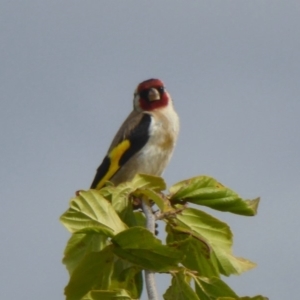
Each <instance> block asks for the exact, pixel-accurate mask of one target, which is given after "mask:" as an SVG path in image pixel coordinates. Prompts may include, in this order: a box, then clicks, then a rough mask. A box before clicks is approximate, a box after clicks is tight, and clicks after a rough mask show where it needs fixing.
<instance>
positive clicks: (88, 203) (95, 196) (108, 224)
mask: <svg viewBox="0 0 300 300" xmlns="http://www.w3.org/2000/svg"><path fill="white" fill-rule="evenodd" d="M60 220H61V222H62V223H63V224H64V225H65V227H66V228H67V229H68V230H69V231H71V232H72V233H74V232H81V233H84V232H85V233H88V232H99V233H103V234H104V235H107V236H109V237H112V236H114V235H115V234H117V233H119V232H120V231H122V230H125V229H126V228H127V226H126V225H125V224H124V223H123V222H122V221H121V220H120V218H119V216H118V215H117V213H116V212H115V210H114V209H113V207H112V205H111V204H110V203H109V202H108V201H107V200H106V199H104V198H103V196H102V195H101V194H100V193H99V192H98V191H96V190H89V191H87V192H85V191H81V192H80V195H79V196H77V197H76V198H74V199H72V200H71V203H70V208H69V209H68V210H67V211H66V212H65V213H64V214H63V215H62V216H61V218H60Z"/></svg>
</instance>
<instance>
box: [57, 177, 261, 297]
mask: <svg viewBox="0 0 300 300" xmlns="http://www.w3.org/2000/svg"><path fill="white" fill-rule="evenodd" d="M165 190H166V184H165V182H164V180H163V179H162V178H160V177H155V176H149V175H144V174H139V175H136V176H135V178H134V179H133V180H132V181H131V182H126V183H122V184H120V185H118V186H112V185H107V186H106V187H104V188H102V189H101V190H88V191H81V192H80V193H79V195H78V196H77V197H75V198H74V199H71V202H70V207H69V209H68V210H67V211H66V212H65V213H64V214H63V215H62V216H61V219H60V220H61V222H62V223H63V224H64V226H65V227H66V228H67V229H68V230H69V231H70V232H71V233H72V236H71V238H70V239H69V241H68V243H67V246H66V249H65V252H64V259H63V263H64V264H65V265H66V267H67V270H68V272H69V274H70V280H69V283H68V285H67V286H66V288H65V295H66V299H67V300H80V299H84V300H97V299H101V300H106V299H107V300H108V299H124V300H125V299H139V298H140V296H141V293H142V289H143V279H142V271H143V270H151V271H153V272H158V273H168V274H170V275H171V277H172V280H171V284H170V287H169V288H168V289H167V290H166V292H165V294H164V295H163V297H164V299H166V300H183V299H192V300H193V299H201V300H238V299H243V300H246V299H249V300H250V299H252V300H263V299H267V298H264V297H262V296H256V297H252V298H249V297H239V296H238V295H237V294H236V293H235V292H234V291H233V290H232V289H231V288H230V287H229V286H228V285H227V284H226V283H225V282H224V281H222V279H221V275H225V276H229V275H231V274H241V273H242V272H244V271H247V270H250V269H252V268H253V267H254V266H255V264H254V263H252V262H251V261H249V260H247V259H244V258H240V257H236V256H234V255H233V253H232V232H231V230H230V228H229V226H228V225H227V224H226V223H224V222H222V221H220V220H218V219H216V218H214V217H213V216H211V215H209V214H207V213H205V212H203V211H201V210H198V209H195V208H191V207H189V206H188V203H193V204H197V205H203V206H207V207H210V208H213V209H216V210H219V211H226V212H231V213H234V214H239V215H244V216H254V215H255V214H256V212H257V207H258V203H259V199H254V200H244V199H242V198H241V197H240V196H239V195H238V194H237V193H235V192H234V191H232V190H231V189H229V188H227V187H225V186H223V185H222V184H220V183H219V182H217V181H216V180H215V179H213V178H211V177H208V176H198V177H194V178H191V179H188V180H184V181H181V182H179V183H177V184H175V185H173V186H172V187H171V188H170V189H169V191H168V192H164V191H165ZM138 201H150V202H151V203H153V204H155V205H156V206H157V207H158V209H159V210H158V211H157V212H156V214H155V215H156V218H157V220H160V221H161V222H163V223H164V224H165V228H166V232H167V237H166V242H165V243H162V241H161V240H159V239H158V238H157V237H155V236H153V235H152V233H150V232H149V231H148V230H147V229H146V228H145V216H144V214H143V213H142V212H141V211H139V210H138V211H134V210H133V208H132V203H137V202H138Z"/></svg>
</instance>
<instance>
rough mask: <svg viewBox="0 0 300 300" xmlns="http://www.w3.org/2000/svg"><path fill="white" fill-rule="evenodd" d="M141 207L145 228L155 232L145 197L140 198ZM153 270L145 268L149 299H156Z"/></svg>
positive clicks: (152, 217)
mask: <svg viewBox="0 0 300 300" xmlns="http://www.w3.org/2000/svg"><path fill="white" fill-rule="evenodd" d="M142 209H143V212H144V214H145V216H146V228H147V229H148V230H149V231H150V232H152V233H153V235H154V233H155V216H154V214H153V212H152V208H151V206H150V204H149V201H147V199H143V200H142ZM154 274H155V273H154V272H151V271H149V270H145V282H146V288H147V294H148V298H149V300H158V299H159V298H158V294H157V288H156V284H155V278H154Z"/></svg>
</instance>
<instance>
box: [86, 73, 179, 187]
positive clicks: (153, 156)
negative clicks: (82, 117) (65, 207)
mask: <svg viewBox="0 0 300 300" xmlns="http://www.w3.org/2000/svg"><path fill="white" fill-rule="evenodd" d="M133 96H134V97H133V111H132V112H131V113H130V114H129V115H128V117H127V118H126V119H125V121H124V122H123V124H122V125H121V127H120V129H119V130H118V132H117V133H116V135H115V137H114V138H113V140H112V142H111V145H110V147H109V149H108V151H107V154H106V156H105V157H104V159H103V161H102V163H101V164H100V166H99V167H98V169H97V171H96V175H95V177H94V180H93V182H92V184H91V187H90V188H91V189H97V190H99V189H101V188H102V187H103V186H104V185H105V184H106V182H108V181H110V182H112V183H113V184H114V185H118V184H120V183H123V182H127V181H131V180H132V179H133V178H134V176H135V175H136V174H138V173H143V174H148V175H155V176H160V175H161V174H162V173H163V171H164V169H165V168H166V166H167V164H168V162H169V160H170V158H171V156H172V153H173V150H174V147H175V144H176V141H177V137H178V133H179V117H178V115H177V113H176V111H175V109H174V106H173V101H172V98H171V96H170V94H169V93H168V91H167V90H166V88H165V86H164V83H163V82H162V81H161V80H159V79H153V78H152V79H148V80H145V81H143V82H141V83H139V84H138V86H137V88H136V89H135V91H134V95H133Z"/></svg>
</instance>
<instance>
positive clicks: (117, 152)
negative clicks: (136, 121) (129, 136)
mask: <svg viewBox="0 0 300 300" xmlns="http://www.w3.org/2000/svg"><path fill="white" fill-rule="evenodd" d="M129 147H130V141H129V140H124V141H123V142H121V143H120V144H118V145H117V146H116V147H115V148H113V149H112V150H111V151H110V153H109V154H108V157H109V160H110V166H109V168H108V171H107V173H106V174H105V175H104V176H103V178H102V179H101V180H100V181H99V183H98V184H97V187H96V188H97V189H100V188H101V187H102V186H103V185H104V183H105V182H106V181H108V180H109V179H110V178H111V177H112V176H113V175H114V174H115V173H116V172H117V171H118V170H119V168H120V165H119V162H120V159H121V157H122V156H123V154H124V153H125V151H126V150H127V149H128V148H129Z"/></svg>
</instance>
